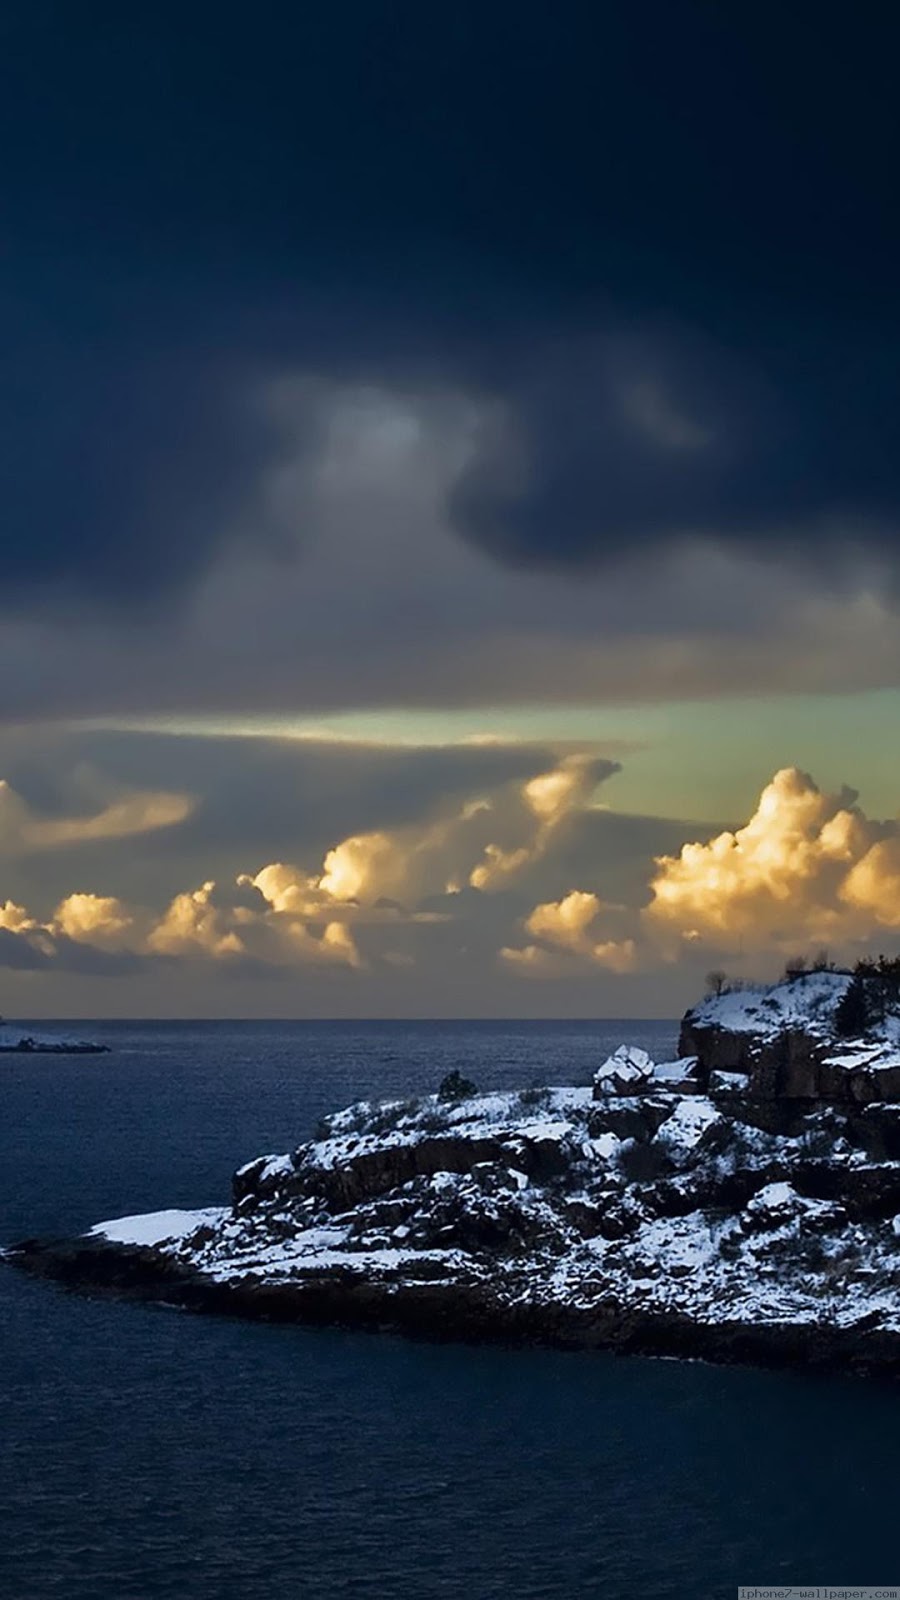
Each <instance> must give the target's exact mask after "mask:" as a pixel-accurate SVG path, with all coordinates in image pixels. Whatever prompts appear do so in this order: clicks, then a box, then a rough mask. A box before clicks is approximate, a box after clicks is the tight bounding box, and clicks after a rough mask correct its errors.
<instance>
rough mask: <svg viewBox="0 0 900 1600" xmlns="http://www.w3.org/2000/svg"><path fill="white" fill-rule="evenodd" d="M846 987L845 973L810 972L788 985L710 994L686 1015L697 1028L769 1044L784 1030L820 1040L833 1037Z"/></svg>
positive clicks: (770, 985)
mask: <svg viewBox="0 0 900 1600" xmlns="http://www.w3.org/2000/svg"><path fill="white" fill-rule="evenodd" d="M849 986H850V974H849V973H847V972H827V971H826V972H808V973H805V974H803V975H801V976H799V977H796V978H792V979H790V980H788V981H785V980H784V979H782V980H781V981H780V982H778V983H773V984H768V985H747V986H746V987H744V988H741V989H726V990H725V992H724V993H723V994H720V995H709V996H707V998H706V999H705V1000H701V1002H700V1004H699V1005H697V1006H694V1007H693V1009H692V1010H691V1012H690V1016H691V1019H692V1020H693V1022H694V1025H695V1026H697V1027H705V1028H721V1029H723V1030H724V1031H726V1032H728V1033H750V1034H753V1035H754V1036H755V1037H756V1038H757V1039H759V1040H761V1041H762V1040H766V1039H772V1038H774V1037H775V1036H776V1034H778V1033H780V1032H782V1031H783V1030H784V1029H786V1028H796V1029H798V1030H802V1031H803V1032H804V1033H811V1034H814V1035H817V1036H819V1037H822V1038H827V1037H831V1035H832V1034H833V1032H834V1019H835V1012H836V1011H837V1008H838V1006H839V1005H840V1003H841V1001H842V1000H843V998H844V995H845V994H846V992H847V990H848V988H849Z"/></svg>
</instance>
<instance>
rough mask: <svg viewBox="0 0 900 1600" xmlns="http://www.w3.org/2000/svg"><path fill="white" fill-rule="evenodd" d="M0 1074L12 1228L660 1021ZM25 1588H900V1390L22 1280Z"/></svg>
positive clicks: (365, 1038) (11, 1362)
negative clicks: (407, 1336) (365, 1099)
mask: <svg viewBox="0 0 900 1600" xmlns="http://www.w3.org/2000/svg"><path fill="white" fill-rule="evenodd" d="M79 1031H84V1032H86V1033H90V1032H93V1033H94V1034H96V1035H98V1036H102V1037H104V1038H106V1039H108V1040H109V1042H110V1043H112V1044H113V1045H114V1046H115V1051H114V1053H113V1054H111V1055H109V1056H99V1057H82V1058H53V1057H49V1056H45V1057H39V1056H35V1057H32V1058H30V1059H29V1058H20V1057H14V1056H13V1057H9V1056H7V1057H0V1108H2V1110H0V1199H2V1217H0V1240H6V1241H9V1240H11V1239H15V1238H17V1237H22V1236H23V1235H25V1234H34V1233H59V1232H65V1231H71V1230H73V1229H80V1228H82V1227H85V1226H87V1225H88V1224H90V1223H92V1222H94V1221H96V1220H98V1219H100V1218H103V1217H108V1216H114V1215H117V1214H123V1213H128V1212H134V1211H140V1210H147V1209H155V1208H158V1207H161V1206H169V1205H174V1206H179V1205H195V1204H200V1205H203V1204H215V1203H218V1202H220V1201H222V1200H224V1199H225V1198H226V1197H227V1191H228V1182H229V1177H230V1174H231V1171H232V1169H233V1168H234V1167H235V1166H237V1165H238V1164H239V1163H240V1162H241V1161H243V1160H245V1159H247V1158H249V1157H251V1156H254V1155H256V1154H258V1153H261V1152H263V1151H269V1150H281V1149H285V1148H288V1147H290V1146H291V1145H292V1144H294V1143H296V1142H298V1141H299V1140H300V1139H301V1138H302V1137H304V1136H305V1135H307V1134H308V1133H309V1131H310V1130H311V1128H312V1126H313V1124H314V1122H315V1120H316V1119H317V1118H318V1117H319V1116H320V1115H321V1114H322V1113H323V1112H325V1111H326V1110H330V1109H334V1108H335V1107H336V1106H339V1105H341V1104H343V1103H346V1102H348V1101H350V1100H352V1099H356V1098H359V1097H361V1096H363V1095H366V1096H369V1095H376V1096H381V1095H385V1096H386V1095H389V1094H392V1093H394V1092H402V1091H406V1090H409V1091H421V1090H426V1089H430V1088H432V1087H434V1086H436V1084H437V1082H438V1081H439V1079H440V1078H441V1077H442V1076H443V1074H444V1073H445V1072H446V1071H447V1070H448V1069H449V1068H450V1067H451V1066H459V1067H460V1068H461V1069H462V1070H463V1071H464V1072H465V1073H466V1074H467V1075H468V1076H470V1077H473V1078H475V1079H476V1080H477V1081H478V1082H479V1084H481V1085H482V1086H484V1087H490V1086H495V1085H496V1086H502V1085H521V1084H527V1083H532V1082H542V1081H551V1082H557V1081H558V1082H564V1081H570V1082H579V1081H581V1082H583V1081H586V1079H587V1077H588V1075H589V1073H590V1071H591V1069H592V1067H593V1066H594V1065H596V1064H597V1062H598V1061H599V1060H600V1059H601V1058H602V1055H603V1054H604V1053H605V1052H606V1050H607V1048H608V1046H610V1045H612V1044H615V1043H618V1042H619V1041H620V1040H621V1039H622V1038H628V1039H630V1040H632V1041H634V1042H636V1043H641V1044H644V1045H646V1046H647V1047H648V1048H650V1049H652V1050H656V1051H657V1052H661V1051H663V1050H665V1049H666V1048H667V1047H668V1045H669V1044H670V1043H671V1033H672V1030H671V1029H669V1028H667V1027H666V1026H664V1025H662V1024H640V1025H635V1024H631V1025H628V1024H621V1025H616V1024H610V1023H598V1024H594V1025H591V1024H585V1023H578V1024H572V1025H564V1024H563V1025H557V1024H541V1023H528V1024H527V1025H525V1024H522V1025H506V1024H467V1025H460V1024H440V1023H409V1024H385V1023H373V1024H346V1025H337V1024H265V1025H258V1024H252V1025H251V1024H246V1025H241V1024H238V1025H235V1024H232V1023H229V1024H216V1025H201V1024H172V1025H160V1024H152V1025H151V1024H146V1025H135V1024H105V1025H101V1024H97V1025H93V1026H92V1027H84V1026H83V1025H80V1028H79ZM0 1341H2V1377H0V1419H2V1453H0V1513H2V1519H3V1521H2V1537H0V1596H2V1597H3V1600H50V1597H60V1600H162V1597H166V1600H168V1597H173V1600H174V1597H178V1600H257V1597H266V1600H276V1597H277V1600H281V1597H285V1600H293V1597H306V1596H310V1597H312V1596H315V1597H318V1600H332V1597H338V1596H354V1595H359V1596H370V1597H379V1600H394V1597H396V1600H426V1597H428V1600H431V1597H434V1600H437V1597H441V1600H444V1597H451V1596H452V1597H456V1596H459V1597H461V1600H494V1597H501V1596H502V1597H504V1600H506V1597H510V1600H512V1597H521V1600H532V1597H533V1600H538V1597H540V1600H575V1597H589V1600H594V1597H600V1596H602V1597H612V1600H618V1597H620V1596H621V1597H623V1600H624V1597H626V1596H629V1597H630V1596H634V1597H635V1600H662V1597H672V1600H676V1597H677V1600H701V1597H702V1600H707V1597H714V1596H715V1597H719V1596H723V1597H724V1596H728V1597H731V1596H732V1595H733V1594H734V1591H735V1588H736V1585H737V1584H738V1583H758V1584H764V1583H766V1584H789V1583H794V1584H800V1583H806V1584H814V1583H817V1584H826V1583H830V1584H839V1583H840V1584H848V1585H849V1584H858V1585H862V1584H870V1585H874V1584H887V1583H889V1582H891V1581H894V1582H898V1581H900V1549H898V1540H897V1535H896V1491H897V1467H896V1441H897V1437H898V1433H900V1392H897V1391H896V1390H894V1389H890V1388H887V1387H881V1386H878V1385H875V1384H865V1383H861V1382H854V1381H851V1380H847V1381H841V1380H825V1379H822V1378H803V1377H800V1376H796V1375H784V1374H771V1373H761V1372H753V1371H742V1370H726V1369H717V1368H713V1367H707V1366H702V1365H698V1364H684V1363H677V1362H666V1361H646V1360H637V1359H622V1358H616V1357H612V1356H605V1355H596V1354H583V1355H582V1354H572V1355H570V1354H557V1353H553V1352H547V1351H515V1350H496V1349H475V1348H470V1347H465V1346H441V1347H432V1346H429V1345H426V1344H416V1343H407V1342H404V1341H402V1340H399V1339H394V1338H387V1337H381V1336H374V1335H366V1334H349V1333H345V1332H341V1331H334V1332H331V1331H310V1330H305V1329H291V1328H282V1327H271V1328H270V1327H264V1326H256V1325H253V1324H242V1323H240V1322H237V1321H235V1322H231V1321H224V1320H221V1321H220V1320H214V1319H210V1318H201V1317H193V1316H190V1315H186V1314H183V1313H178V1312H174V1311H167V1310H164V1309H160V1308H153V1307H143V1306H135V1305H125V1304H116V1303H113V1302H108V1301H107V1302H94V1301H91V1300H87V1299H83V1298H79V1297H77V1296H74V1295H68V1294H64V1293H62V1292H60V1291H58V1290H56V1289H54V1288H52V1287H50V1286H48V1285H44V1284H41V1283H37V1282H32V1281H30V1280H27V1279H23V1278H21V1277H19V1276H18V1275H17V1274H15V1273H13V1272H12V1271H11V1270H9V1269H8V1268H4V1269H2V1271H0Z"/></svg>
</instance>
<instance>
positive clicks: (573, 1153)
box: [93, 1088, 900, 1333]
mask: <svg viewBox="0 0 900 1600" xmlns="http://www.w3.org/2000/svg"><path fill="white" fill-rule="evenodd" d="M535 1099H539V1102H540V1103H539V1104H534V1103H533V1102H534V1101H535ZM825 1126H826V1125H825V1123H824V1122H823V1121H822V1119H821V1118H818V1119H816V1118H812V1119H811V1120H810V1123H809V1125H808V1126H807V1127H806V1128H805V1129H804V1132H803V1133H802V1134H801V1135H800V1136H797V1137H792V1138H789V1137H787V1136H785V1135H778V1134H773V1133H766V1132H763V1131H762V1130H761V1129H759V1128H756V1127H752V1126H750V1125H749V1124H745V1123H737V1122H735V1121H734V1120H733V1118H731V1117H730V1116H729V1115H727V1114H726V1113H725V1112H724V1111H723V1109H722V1106H721V1104H717V1103H716V1102H715V1101H714V1100H713V1099H710V1098H708V1097H707V1096H705V1095H701V1094H697V1093H692V1094H689V1095H681V1094H677V1093H675V1094H673V1093H669V1092H667V1091H665V1090H659V1089H652V1090H651V1091H650V1092H649V1093H644V1094H642V1095H641V1096H628V1095H619V1096H614V1095H609V1096H606V1095H604V1096H603V1099H602V1101H600V1100H597V1101H595V1100H594V1099H593V1098H592V1094H591V1091H590V1090H588V1089H572V1088H555V1089H547V1090H542V1091H525V1094H524V1096H523V1095H516V1094H490V1095H478V1096H473V1097H472V1098H471V1099H467V1100H464V1101H462V1102H460V1103H458V1104H451V1105H442V1104H441V1102H439V1101H438V1100H437V1098H436V1097H434V1096H431V1097H428V1098H427V1099H425V1100H423V1101H419V1102H415V1103H412V1102H407V1103H404V1102H395V1103H394V1104H392V1105H388V1106H376V1105H368V1104H364V1105H358V1106H352V1107H349V1108H348V1109H347V1110H346V1111H343V1112H341V1113H338V1114H337V1115H336V1116H334V1117H332V1118H331V1119H330V1122H329V1125H328V1127H327V1128H323V1129H322V1130H321V1133H322V1137H320V1138H318V1139H315V1140H313V1141H311V1142H310V1143H308V1144H306V1145H302V1146H300V1148H299V1149H298V1150H296V1151H294V1152H291V1153H289V1154H285V1155H278V1156H267V1157H261V1158H259V1159H258V1160H257V1161H255V1162H252V1163H248V1164H247V1166H245V1167H244V1168H242V1169H241V1171H240V1172H239V1174H238V1175H237V1192H238V1195H239V1196H240V1198H239V1199H238V1202H237V1204H236V1205H235V1206H234V1208H233V1209H230V1210H222V1209H216V1208H212V1209H208V1210H203V1211H199V1212H161V1213H154V1214H152V1215H150V1216H148V1217H144V1218H141V1217H137V1218H134V1217H131V1218H125V1219H120V1220H119V1221H115V1222H106V1223H102V1224H100V1225H99V1226H98V1228H96V1229H95V1230H93V1233H94V1235H95V1236H96V1235H98V1234H100V1235H102V1236H103V1237H104V1238H106V1239H107V1240H111V1241H115V1242H118V1243H122V1244H133V1245H143V1246H148V1247H153V1248H154V1249H155V1250H156V1251H157V1252H158V1253H159V1254H160V1255H161V1256H162V1257H163V1258H165V1259H166V1260H168V1261H169V1262H170V1263H171V1264H172V1266H175V1267H179V1266H180V1267H182V1268H184V1269H185V1270H186V1271H190V1272H191V1273H199V1274H200V1275H201V1276H202V1277H207V1278H208V1279H209V1280H210V1281H211V1282H214V1283H216V1284H219V1285H229V1284H232V1285H236V1286H237V1285H239V1286H240V1287H241V1288H242V1289H244V1290H246V1289H247V1287H248V1286H250V1287H252V1286H253V1285H254V1284H255V1285H258V1286H260V1287H263V1286H265V1287H267V1288H272V1287H281V1288H284V1289H289V1288H290V1287H291V1286H292V1285H298V1284H302V1283H304V1282H310V1281H314V1280H315V1279H316V1278H322V1277H323V1276H325V1275H332V1276H333V1275H334V1274H338V1275H339V1276H341V1277H342V1279H343V1281H345V1282H349V1281H351V1280H356V1281H365V1282H367V1283H369V1284H378V1285H380V1286H382V1287H383V1288H387V1289H388V1290H389V1291H391V1292H396V1293H399V1292H402V1293H405V1294H408V1293H411V1292H413V1293H414V1292H415V1291H416V1289H417V1286H418V1287H419V1288H421V1287H422V1286H426V1285H430V1286H431V1287H434V1285H435V1284H440V1285H444V1286H451V1287H452V1286H454V1285H456V1286H460V1287H463V1286H469V1287H471V1286H472V1285H480V1286H481V1287H482V1288H484V1289H485V1290H487V1291H489V1292H490V1294H491V1295H492V1296H493V1298H494V1300H495V1302H496V1304H497V1305H498V1306H503V1307H506V1308H511V1307H515V1306H532V1307H538V1308H540V1307H546V1308H552V1307H556V1306H558V1307H564V1308H569V1309H570V1310H572V1311H573V1312H578V1313H581V1312H584V1313H588V1314H589V1313H590V1311H591V1308H592V1307H594V1306H597V1305H598V1304H600V1303H604V1304H606V1303H609V1302H610V1301H613V1302H615V1303H616V1304H618V1305H620V1306H623V1307H630V1308H631V1309H633V1310H634V1311H640V1312H642V1313H644V1314H645V1315H647V1316H648V1317H651V1318H652V1317H653V1316H654V1315H661V1314H671V1313H677V1314H678V1315H680V1316H687V1317H689V1318H692V1319H694V1320H695V1321H697V1322H698V1323H702V1324H704V1325H705V1326H707V1327H712V1326H716V1325H723V1326H724V1325H732V1324H735V1323H739V1324H753V1325H755V1326H761V1325H763V1324H766V1325H769V1324H779V1325H780V1324H784V1323H788V1324H790V1325H792V1326H803V1325H805V1326H817V1327H818V1326H823V1325H828V1326H832V1327H836V1328H847V1327H855V1326H857V1325H858V1324H860V1323H861V1322H862V1321H863V1319H865V1321H866V1324H867V1325H869V1324H872V1323H873V1320H874V1322H876V1323H877V1325H878V1327H880V1328H881V1329H883V1330H884V1331H885V1332H897V1333H900V1242H898V1230H900V1163H896V1162H882V1163H880V1164H879V1163H873V1162H872V1161H871V1160H870V1158H869V1157H868V1156H867V1155H866V1153H865V1152H864V1151H863V1150H861V1149H859V1148H854V1147H853V1146H852V1144H851V1143H850V1142H849V1141H848V1140H847V1138H846V1137H845V1136H844V1135H843V1134H842V1133H841V1132H840V1131H839V1130H836V1129H835V1128H834V1127H833V1126H830V1125H829V1131H828V1134H827V1137H828V1138H829V1140H830V1157H829V1162H828V1168H829V1173H830V1177H829V1180H828V1183H827V1184H826V1187H827V1188H829V1189H833V1188H834V1184H835V1179H837V1186H838V1189H840V1186H841V1182H842V1181H844V1182H845V1185H846V1187H847V1193H848V1195H849V1194H851V1193H855V1192H856V1191H857V1188H859V1186H860V1185H862V1186H863V1187H864V1186H865V1184H866V1183H869V1182H872V1181H875V1180H877V1179H878V1177H879V1174H880V1175H881V1176H882V1177H883V1178H885V1179H886V1180H887V1183H888V1186H889V1187H890V1185H893V1186H894V1187H895V1188H896V1191H897V1196H898V1199H897V1207H896V1213H895V1212H891V1213H890V1214H885V1215H880V1216H868V1217H867V1216H864V1215H854V1205H853V1203H852V1202H851V1203H850V1204H848V1203H847V1200H846V1197H845V1198H844V1199H838V1200H834V1199H824V1198H821V1197H817V1196H815V1195H813V1194H810V1193H809V1192H804V1193H801V1192H800V1189H798V1188H797V1187H795V1181H792V1180H793V1173H794V1171H795V1169H802V1171H803V1177H802V1182H801V1185H800V1188H801V1189H803V1190H805V1191H808V1190H809V1188H810V1176H809V1171H808V1170H807V1169H806V1168H805V1167H803V1163H804V1162H805V1161H806V1160H807V1157H808V1153H809V1150H810V1149H811V1147H812V1145H813V1144H814V1143H815V1141H816V1140H817V1139H818V1140H819V1141H820V1142H821V1139H822V1137H823V1136H824V1134H825ZM842 1175H843V1178H842ZM336 1180H337V1182H336ZM854 1180H855V1184H856V1187H854ZM342 1185H344V1187H342ZM813 1186H814V1185H813ZM736 1196H737V1199H736V1198H735V1197H736ZM742 1196H743V1199H742ZM351 1197H352V1198H351ZM856 1209H857V1210H858V1207H857V1208H856ZM876 1209H878V1208H877V1207H876Z"/></svg>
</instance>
